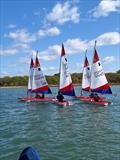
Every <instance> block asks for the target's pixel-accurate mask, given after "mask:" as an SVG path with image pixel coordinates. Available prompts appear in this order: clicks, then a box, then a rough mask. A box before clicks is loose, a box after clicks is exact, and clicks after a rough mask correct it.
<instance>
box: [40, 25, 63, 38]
mask: <svg viewBox="0 0 120 160" xmlns="http://www.w3.org/2000/svg"><path fill="white" fill-rule="evenodd" d="M59 34H60V30H59V29H58V28H57V27H52V28H49V29H44V30H43V29H40V30H39V31H38V36H39V37H45V36H57V35H59Z"/></svg>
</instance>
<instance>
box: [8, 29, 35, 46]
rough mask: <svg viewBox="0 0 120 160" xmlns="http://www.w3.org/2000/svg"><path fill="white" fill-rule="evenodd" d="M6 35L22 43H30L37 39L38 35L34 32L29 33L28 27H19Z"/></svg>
mask: <svg viewBox="0 0 120 160" xmlns="http://www.w3.org/2000/svg"><path fill="white" fill-rule="evenodd" d="M5 37H8V38H12V39H14V40H16V41H18V42H22V43H30V42H34V41H36V36H35V35H34V34H30V33H28V31H27V30H26V29H18V30H16V31H15V32H10V33H9V34H8V35H6V36H5Z"/></svg>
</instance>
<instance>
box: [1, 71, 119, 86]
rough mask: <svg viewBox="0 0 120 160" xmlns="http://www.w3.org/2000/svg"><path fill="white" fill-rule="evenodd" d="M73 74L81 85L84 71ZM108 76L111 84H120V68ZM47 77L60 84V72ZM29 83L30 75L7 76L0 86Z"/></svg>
mask: <svg viewBox="0 0 120 160" xmlns="http://www.w3.org/2000/svg"><path fill="white" fill-rule="evenodd" d="M71 76H72V80H73V83H74V84H75V85H81V82H82V73H73V74H71ZM106 77H107V80H108V82H109V83H110V84H111V85H112V84H113V85H120V70H118V71H117V72H116V73H106ZM46 79H47V82H48V84H49V85H51V86H56V85H58V84H59V74H54V75H52V76H48V75H46ZM27 83H28V76H14V77H9V76H6V77H3V78H0V87H14V86H16V87H18V86H27Z"/></svg>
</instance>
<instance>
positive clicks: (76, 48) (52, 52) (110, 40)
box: [39, 32, 120, 61]
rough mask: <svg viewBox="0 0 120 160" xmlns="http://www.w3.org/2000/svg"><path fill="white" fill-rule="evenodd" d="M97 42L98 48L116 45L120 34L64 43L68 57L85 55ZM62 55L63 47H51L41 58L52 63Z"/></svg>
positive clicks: (113, 33) (114, 33) (119, 40)
mask: <svg viewBox="0 0 120 160" xmlns="http://www.w3.org/2000/svg"><path fill="white" fill-rule="evenodd" d="M95 40H97V46H104V45H116V44H119V43H120V34H119V33H118V32H108V33H104V34H102V35H100V36H98V37H96V38H95V39H93V40H91V41H88V40H84V41H82V40H81V39H79V38H75V39H68V40H66V41H65V42H64V47H65V51H66V54H67V55H72V54H79V53H84V52H85V50H86V49H88V50H89V49H91V48H93V47H94V43H95ZM60 54H61V45H53V46H49V47H48V49H46V50H44V51H41V52H40V53H39V57H40V59H42V60H46V61H51V60H54V59H56V58H57V57H58V56H60Z"/></svg>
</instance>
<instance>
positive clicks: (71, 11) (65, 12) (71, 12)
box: [46, 1, 80, 25]
mask: <svg viewBox="0 0 120 160" xmlns="http://www.w3.org/2000/svg"><path fill="white" fill-rule="evenodd" d="M46 20H47V21H48V22H56V23H58V24H60V25H63V24H64V23H65V22H68V21H71V22H73V23H78V22H79V20H80V14H79V12H78V6H75V4H73V3H71V2H70V1H67V2H65V3H63V4H61V3H60V2H58V3H57V4H56V5H55V6H54V7H53V9H52V11H51V12H50V13H49V14H48V15H47V16H46Z"/></svg>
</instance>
